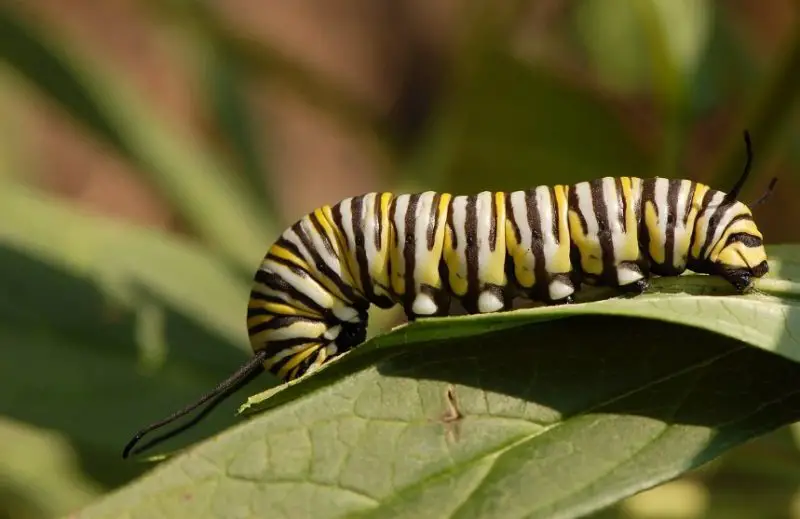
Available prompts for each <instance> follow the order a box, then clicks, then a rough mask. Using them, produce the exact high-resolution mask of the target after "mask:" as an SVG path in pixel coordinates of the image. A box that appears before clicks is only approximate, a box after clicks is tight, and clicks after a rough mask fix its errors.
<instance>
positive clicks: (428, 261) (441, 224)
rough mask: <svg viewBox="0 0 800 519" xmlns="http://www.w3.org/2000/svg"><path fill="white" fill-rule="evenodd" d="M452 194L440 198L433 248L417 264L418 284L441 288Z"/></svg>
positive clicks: (444, 194) (445, 194) (442, 195)
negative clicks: (445, 230) (442, 264)
mask: <svg viewBox="0 0 800 519" xmlns="http://www.w3.org/2000/svg"><path fill="white" fill-rule="evenodd" d="M450 198H451V195H450V194H448V193H442V194H441V197H440V198H439V205H438V206H437V207H436V214H435V216H434V217H435V218H436V227H435V229H434V234H433V248H432V249H431V250H426V251H425V254H424V256H423V261H422V263H421V264H420V265H417V269H418V272H419V274H420V275H419V279H417V280H415V281H416V285H417V286H420V285H423V284H425V285H430V286H432V287H433V288H441V286H442V279H441V276H440V275H439V262H440V260H441V258H442V248H443V246H444V243H443V242H444V228H445V221H446V220H447V206H448V204H449V202H450Z"/></svg>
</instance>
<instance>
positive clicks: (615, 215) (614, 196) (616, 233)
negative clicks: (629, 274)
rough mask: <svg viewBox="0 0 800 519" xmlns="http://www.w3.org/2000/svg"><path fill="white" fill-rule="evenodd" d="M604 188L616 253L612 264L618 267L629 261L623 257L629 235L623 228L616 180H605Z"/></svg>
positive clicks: (607, 215)
mask: <svg viewBox="0 0 800 519" xmlns="http://www.w3.org/2000/svg"><path fill="white" fill-rule="evenodd" d="M602 186H603V200H604V201H605V203H606V219H607V220H608V228H609V230H610V231H611V246H612V247H613V253H614V259H613V263H612V264H613V265H616V264H618V263H619V262H620V261H623V260H626V259H629V258H624V257H623V250H624V246H625V241H626V234H627V233H626V232H625V229H624V228H623V226H622V219H623V218H624V215H623V214H622V204H620V199H619V195H618V193H617V186H616V182H615V181H614V179H613V178H611V177H605V178H603V180H602Z"/></svg>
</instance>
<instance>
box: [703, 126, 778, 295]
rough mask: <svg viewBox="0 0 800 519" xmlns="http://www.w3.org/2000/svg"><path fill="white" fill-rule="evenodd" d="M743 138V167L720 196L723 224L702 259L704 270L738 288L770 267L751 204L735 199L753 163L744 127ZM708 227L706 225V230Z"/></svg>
mask: <svg viewBox="0 0 800 519" xmlns="http://www.w3.org/2000/svg"><path fill="white" fill-rule="evenodd" d="M744 142H745V149H746V151H747V162H746V163H745V166H744V171H742V175H741V176H740V177H739V180H738V181H737V182H736V184H735V185H734V186H733V189H731V190H730V191H729V192H728V193H727V194H725V195H724V196H723V197H722V207H721V208H720V210H722V211H724V212H723V213H722V216H721V220H722V221H725V222H726V225H725V226H724V227H722V226H721V230H722V232H721V233H720V234H719V235H718V236H719V237H718V238H717V239H716V240H715V242H714V243H712V244H711V247H710V248H709V252H708V256H707V258H706V260H705V261H704V263H705V264H706V268H705V269H704V270H706V271H708V272H709V273H711V274H717V275H719V276H721V277H723V278H724V279H726V280H727V281H728V282H730V283H731V284H732V285H733V286H734V287H736V289H737V290H738V291H739V292H744V291H745V290H747V289H748V288H750V286H751V285H752V282H753V278H760V277H762V276H764V275H765V274H766V273H767V272H768V271H769V265H768V263H767V253H766V251H765V250H764V237H763V236H762V235H761V232H760V231H759V230H758V227H757V226H756V224H755V222H754V221H753V214H752V212H751V211H750V208H749V207H747V206H746V205H745V204H743V203H742V202H739V201H738V200H736V198H737V197H738V195H739V193H740V192H741V190H742V186H744V183H745V181H746V180H747V177H748V176H749V174H750V169H751V167H752V164H753V148H752V144H751V142H750V134H749V133H748V132H747V131H745V132H744ZM777 180H778V179H777V178H773V179H772V181H771V182H770V184H769V187H768V188H767V191H766V192H765V193H764V194H763V195H762V196H761V198H759V199H758V200H756V201H755V202H753V204H751V205H752V207H755V206H757V205H760V204H761V203H762V202H764V201H765V200H766V199H767V198H768V197H769V196H770V194H772V190H773V189H774V188H775V183H776V182H777ZM721 194H722V193H720V195H721ZM718 223H721V222H718ZM709 231H710V230H709V229H708V228H706V232H709Z"/></svg>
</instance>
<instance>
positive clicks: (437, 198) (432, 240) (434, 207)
mask: <svg viewBox="0 0 800 519" xmlns="http://www.w3.org/2000/svg"><path fill="white" fill-rule="evenodd" d="M441 200H442V195H441V194H439V193H436V194H435V195H433V202H432V203H431V214H430V217H429V218H428V250H433V246H434V245H436V226H437V224H438V223H439V202H441Z"/></svg>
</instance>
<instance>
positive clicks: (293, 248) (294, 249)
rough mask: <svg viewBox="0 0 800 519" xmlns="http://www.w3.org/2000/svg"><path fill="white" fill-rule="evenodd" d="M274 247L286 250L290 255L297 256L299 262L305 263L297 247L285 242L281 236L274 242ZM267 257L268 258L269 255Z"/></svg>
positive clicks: (304, 258)
mask: <svg viewBox="0 0 800 519" xmlns="http://www.w3.org/2000/svg"><path fill="white" fill-rule="evenodd" d="M275 245H277V246H279V247H282V248H284V249H286V250H287V251H289V252H291V253H292V255H294V256H297V259H299V260H300V261H302V262H304V263H306V257H305V256H303V253H302V252H300V249H299V248H298V247H297V245H295V244H294V243H292V242H290V241H289V240H287V239H286V238H284V237H283V236H281V237H280V238H278V241H277V242H275ZM267 255H268V256H270V254H269V253H268V254H267Z"/></svg>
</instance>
